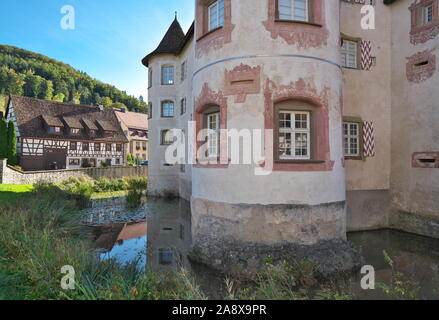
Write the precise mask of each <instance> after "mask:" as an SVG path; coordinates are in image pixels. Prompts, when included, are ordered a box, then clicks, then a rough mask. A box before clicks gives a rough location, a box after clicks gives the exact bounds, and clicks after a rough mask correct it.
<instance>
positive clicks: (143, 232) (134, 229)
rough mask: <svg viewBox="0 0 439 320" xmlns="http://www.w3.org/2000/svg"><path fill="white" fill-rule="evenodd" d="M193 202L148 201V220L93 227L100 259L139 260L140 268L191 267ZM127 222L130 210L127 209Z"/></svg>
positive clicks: (127, 261) (126, 261)
mask: <svg viewBox="0 0 439 320" xmlns="http://www.w3.org/2000/svg"><path fill="white" fill-rule="evenodd" d="M189 208H190V205H189V203H188V202H187V201H183V200H173V201H163V200H154V199H153V200H149V201H148V204H147V206H146V209H145V210H147V211H148V212H147V219H146V221H143V222H137V223H113V224H107V225H103V226H96V227H93V234H94V242H95V246H96V248H97V249H98V251H99V252H100V258H101V259H102V260H105V259H114V260H115V261H116V262H118V263H120V264H127V263H130V262H133V261H136V260H137V261H138V263H139V267H141V268H145V267H148V268H150V269H151V270H172V269H176V268H177V267H178V266H184V267H189V264H190V263H189V260H188V258H187V256H188V252H189V249H190V245H191V217H190V210H189ZM126 214H127V221H129V220H130V218H131V217H130V212H129V211H127V213H126Z"/></svg>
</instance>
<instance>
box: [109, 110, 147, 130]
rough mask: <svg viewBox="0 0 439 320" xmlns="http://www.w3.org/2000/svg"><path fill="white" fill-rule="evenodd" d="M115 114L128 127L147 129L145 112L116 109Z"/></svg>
mask: <svg viewBox="0 0 439 320" xmlns="http://www.w3.org/2000/svg"><path fill="white" fill-rule="evenodd" d="M116 115H117V117H118V118H119V120H120V121H121V122H123V123H124V124H125V126H127V127H128V128H129V129H139V130H148V115H147V114H144V113H137V112H128V111H127V112H121V111H116Z"/></svg>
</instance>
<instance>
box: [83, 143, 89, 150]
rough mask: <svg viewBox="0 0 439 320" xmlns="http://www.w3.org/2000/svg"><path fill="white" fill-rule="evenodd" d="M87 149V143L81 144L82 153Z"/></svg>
mask: <svg viewBox="0 0 439 320" xmlns="http://www.w3.org/2000/svg"><path fill="white" fill-rule="evenodd" d="M88 149H89V144H88V142H83V143H82V151H88Z"/></svg>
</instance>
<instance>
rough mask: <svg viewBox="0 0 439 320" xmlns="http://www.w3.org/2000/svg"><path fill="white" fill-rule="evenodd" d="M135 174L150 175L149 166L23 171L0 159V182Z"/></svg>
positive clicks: (29, 182) (45, 180)
mask: <svg viewBox="0 0 439 320" xmlns="http://www.w3.org/2000/svg"><path fill="white" fill-rule="evenodd" d="M134 176H145V177H146V176H148V167H109V168H87V169H74V170H53V171H32V172H22V171H19V170H16V169H13V168H11V167H9V166H7V165H6V160H5V159H0V183H2V184H36V183H61V182H63V181H66V180H68V179H69V178H70V177H77V178H79V177H90V178H92V179H99V178H101V177H105V178H123V177H134Z"/></svg>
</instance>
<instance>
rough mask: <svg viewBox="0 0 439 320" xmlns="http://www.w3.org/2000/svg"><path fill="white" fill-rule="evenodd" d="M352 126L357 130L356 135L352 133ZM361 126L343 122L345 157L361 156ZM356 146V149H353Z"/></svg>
mask: <svg viewBox="0 0 439 320" xmlns="http://www.w3.org/2000/svg"><path fill="white" fill-rule="evenodd" d="M352 126H354V127H355V128H356V132H357V133H356V134H353V133H352V130H351V129H352ZM360 130H361V126H360V123H358V122H348V121H345V122H343V137H344V139H343V152H344V155H345V157H360V156H361V150H360V147H361V141H360V139H361V134H360ZM353 145H356V148H354V147H353Z"/></svg>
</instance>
